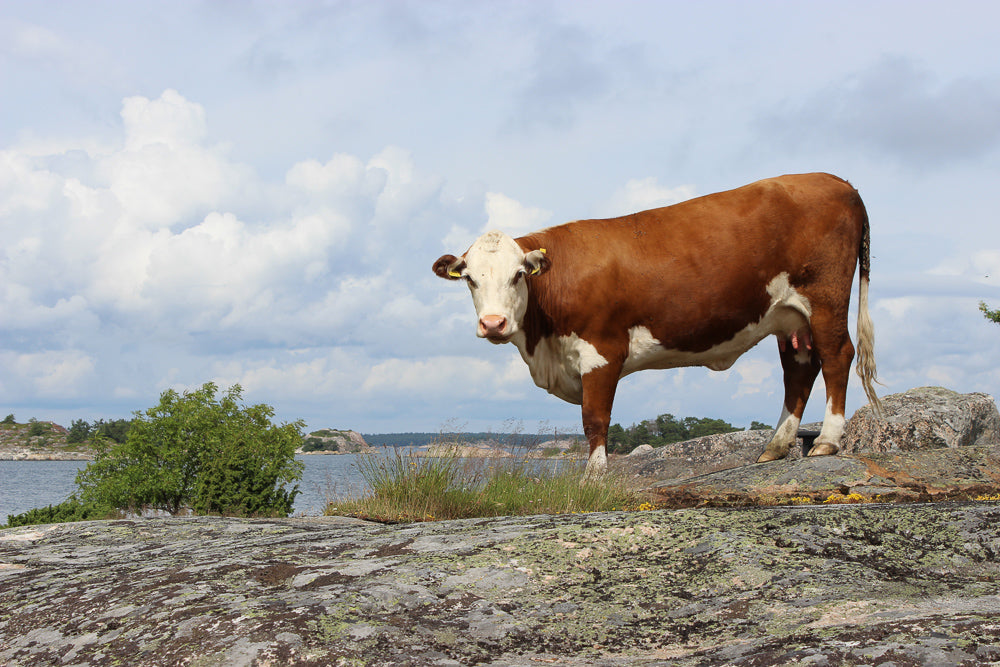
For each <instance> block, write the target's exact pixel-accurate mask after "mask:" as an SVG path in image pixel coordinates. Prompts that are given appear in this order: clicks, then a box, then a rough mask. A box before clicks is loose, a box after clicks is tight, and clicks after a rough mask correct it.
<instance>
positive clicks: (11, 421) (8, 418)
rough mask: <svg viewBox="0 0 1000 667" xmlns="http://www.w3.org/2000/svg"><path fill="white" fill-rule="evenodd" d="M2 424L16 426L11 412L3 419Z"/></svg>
mask: <svg viewBox="0 0 1000 667" xmlns="http://www.w3.org/2000/svg"><path fill="white" fill-rule="evenodd" d="M2 423H4V424H16V423H17V422H16V421H14V413H13V412H12V413H10V414H9V415H7V416H6V417H4V418H3V422H2Z"/></svg>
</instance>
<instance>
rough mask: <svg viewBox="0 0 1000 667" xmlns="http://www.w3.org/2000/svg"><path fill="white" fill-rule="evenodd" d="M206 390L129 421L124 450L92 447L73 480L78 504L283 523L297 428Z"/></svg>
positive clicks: (231, 393) (171, 398)
mask: <svg viewBox="0 0 1000 667" xmlns="http://www.w3.org/2000/svg"><path fill="white" fill-rule="evenodd" d="M216 392H217V387H216V385H215V384H213V383H206V384H205V385H203V386H202V387H201V389H198V390H196V391H192V392H184V393H183V394H178V393H177V392H176V391H174V390H172V389H168V390H167V391H165V392H163V393H162V394H161V395H160V403H159V405H157V406H156V407H153V408H150V409H148V410H146V412H145V413H136V414H135V419H134V420H132V422H131V426H130V428H129V429H128V434H127V436H126V438H125V442H124V443H118V442H112V441H109V440H105V439H103V438H98V439H96V440H95V441H94V450H95V459H94V461H93V462H91V463H90V464H88V465H87V467H86V468H85V469H84V470H81V471H80V472H79V473H78V474H77V478H76V482H77V485H78V487H79V489H80V496H81V498H82V499H83V501H84V502H91V503H94V504H96V505H100V506H111V507H115V508H119V509H122V510H126V511H133V512H137V511H142V510H144V509H155V510H163V511H166V512H169V513H170V514H177V513H178V512H180V511H181V509H183V508H185V507H190V508H191V509H193V510H194V511H195V512H198V513H206V514H208V513H211V514H232V515H244V516H245V515H269V516H271V515H287V514H289V513H290V512H291V509H292V503H293V501H294V499H295V496H296V495H297V494H298V486H297V485H296V486H294V487H292V488H291V489H290V490H288V489H285V485H286V484H289V483H291V482H294V481H295V480H298V479H300V478H301V476H302V464H301V463H299V462H298V461H296V460H295V449H296V447H297V446H298V445H299V443H300V442H301V439H302V434H301V431H302V427H303V423H302V422H301V421H298V422H294V423H291V424H282V425H275V424H272V423H271V418H272V417H273V416H274V409H273V408H272V407H271V406H269V405H263V404H260V405H254V406H249V407H245V406H241V405H240V404H239V399H240V398H241V395H242V388H241V387H240V386H239V385H234V386H233V387H231V388H230V389H229V390H228V391H227V392H226V394H225V395H223V396H222V397H221V398H219V399H216V396H215V394H216Z"/></svg>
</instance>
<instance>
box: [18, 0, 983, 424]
mask: <svg viewBox="0 0 1000 667" xmlns="http://www.w3.org/2000/svg"><path fill="white" fill-rule="evenodd" d="M808 171H827V172H831V173H834V174H837V175H839V176H841V177H843V178H846V179H848V180H850V181H851V182H852V183H853V184H854V185H855V186H856V187H857V188H858V190H859V191H860V193H861V195H862V197H863V199H864V201H865V203H866V205H867V208H868V212H869V217H870V220H871V237H872V273H871V313H872V318H873V320H874V322H875V337H876V361H877V364H878V370H879V376H880V378H881V380H882V382H883V384H884V386H882V387H879V392H880V394H882V395H887V394H892V393H897V392H901V391H905V390H907V389H909V388H913V387H919V386H925V385H940V386H945V387H948V388H950V389H954V390H956V391H959V392H963V393H965V392H986V393H989V394H991V395H996V393H997V391H998V390H1000V327H998V326H997V325H996V324H994V323H991V322H989V321H987V320H986V319H984V317H983V316H982V314H981V313H980V312H979V310H978V307H977V304H978V303H979V302H980V301H981V300H985V301H986V302H987V303H988V304H991V305H992V306H993V307H995V308H996V307H1000V224H998V217H1000V216H998V210H1000V4H997V3H992V2H983V1H978V2H967V1H964V0H953V1H952V2H948V3H940V2H921V1H913V0H908V1H905V2H904V1H902V0H900V1H898V2H897V1H893V2H886V1H879V0H865V1H864V2H853V1H846V2H826V1H816V2H801V1H789V2H781V1H770V0H759V1H755V2H744V1H743V0H733V1H725V0H709V1H706V2H697V3H694V2H687V1H677V2H672V1H668V0H657V1H649V2H637V1H627V0H615V1H614V2H593V1H585V0H560V1H551V0H532V1H530V2H521V1H509V2H499V1H494V2H483V1H477V0H456V1H446V2H434V1H429V0H419V1H414V2H407V1H404V0H384V1H377V0H364V1H357V2H311V1H297V2H252V1H249V0H246V1H244V0H240V1H239V2H236V1H231V0H229V1H227V0H213V1H206V2H197V1H194V0H170V1H162V2H152V1H143V0H139V1H135V0H129V1H121V2H100V1H92V2H86V3H82V2H76V1H75V0H73V1H62V2H60V1H57V0H56V1H48V2H44V3H40V2H30V1H27V0H24V1H12V0H0V413H2V414H7V413H13V414H15V416H16V418H17V420H18V421H19V422H24V421H27V420H28V419H29V418H36V419H40V420H52V421H55V422H57V423H60V424H63V425H67V426H68V425H69V423H70V422H71V421H72V420H74V419H86V420H88V421H93V420H95V419H99V418H103V419H113V418H119V417H128V416H130V415H131V414H132V413H133V412H134V411H137V410H145V409H146V408H149V407H151V406H153V405H155V404H156V403H157V401H158V397H159V395H160V393H161V392H163V391H164V390H166V389H168V388H173V389H177V390H185V389H191V388H196V387H199V386H200V385H201V384H202V383H204V382H209V381H211V382H215V383H216V384H217V385H219V386H220V387H223V388H225V387H229V386H230V385H232V384H235V383H239V384H240V385H241V386H242V387H243V390H244V399H245V400H246V401H247V402H248V403H267V404H270V405H272V406H273V407H274V408H275V410H276V417H277V419H278V420H280V421H292V420H295V419H303V420H304V421H305V422H306V424H307V427H308V429H309V430H312V429H315V428H323V427H334V428H351V429H355V430H358V431H362V432H366V433H379V432H405V431H432V432H433V431H440V430H455V429H457V430H469V431H479V430H492V431H505V430H524V431H529V432H534V431H536V430H543V431H556V430H558V431H563V432H566V431H573V432H580V431H581V430H582V429H581V427H580V413H579V408H578V407H577V406H573V405H570V404H568V403H564V402H562V401H560V400H559V399H557V398H555V397H553V396H549V395H548V394H546V393H545V392H544V391H543V390H541V389H538V388H537V387H535V386H534V384H533V383H532V381H531V379H530V376H529V374H528V370H527V367H526V366H525V365H524V363H523V362H522V361H521V359H520V357H519V355H518V353H517V351H516V349H515V348H514V347H513V346H512V345H500V346H494V345H491V344H489V343H487V342H485V341H483V340H480V339H477V338H476V336H475V325H476V318H475V312H474V309H473V306H472V302H471V299H470V297H469V294H468V290H467V289H465V288H464V286H462V285H460V284H457V283H451V282H446V281H443V280H440V279H439V278H437V277H435V276H434V275H433V274H432V273H431V265H432V263H433V262H434V260H435V259H437V258H438V257H439V256H440V255H442V254H444V253H452V254H460V253H461V252H464V250H465V249H466V248H467V247H468V245H469V244H470V243H471V241H473V240H474V239H475V238H476V237H477V236H478V235H479V234H481V233H482V232H484V231H487V230H489V229H495V228H496V229H501V230H504V231H506V232H508V233H510V234H512V235H518V234H521V233H524V232H528V231H531V230H535V229H540V228H543V227H546V226H551V225H555V224H559V223H562V222H567V221H571V220H576V219H583V218H591V217H605V216H614V215H621V214H626V213H631V212H634V211H637V210H642V209H646V208H653V207H656V206H662V205H667V204H672V203H676V202H679V201H682V200H684V199H688V198H691V197H694V196H700V195H705V194H709V193H712V192H716V191H720V190H726V189H729V188H733V187H738V186H740V185H744V184H746V183H749V182H752V181H755V180H758V179H761V178H766V177H770V176H777V175H780V174H784V173H795V172H808ZM853 293H854V297H853V300H854V301H856V294H857V291H856V287H855V288H854V291H853ZM852 309H853V304H852ZM853 318H854V313H853V310H852V316H851V324H850V328H851V330H852V332H853V331H854V326H855V325H854V319H853ZM781 400H782V382H781V373H780V365H779V362H778V356H777V352H776V345H774V343H773V341H764V342H763V343H761V344H760V345H758V346H757V347H756V348H754V349H753V350H751V351H750V352H749V353H748V354H746V355H745V356H744V357H742V358H741V360H740V361H739V362H737V363H736V364H735V365H734V366H733V367H732V368H731V369H729V370H728V371H724V372H713V371H708V370H706V369H700V368H688V369H680V370H669V371H646V372H642V373H637V374H634V375H632V376H629V377H628V378H626V379H625V380H623V381H622V383H621V384H620V386H619V390H618V395H617V398H616V402H615V409H614V412H613V414H612V421H613V422H617V423H621V424H623V425H625V426H627V425H630V424H632V423H636V422H638V421H640V420H643V419H647V418H653V417H655V416H657V415H660V414H666V413H669V414H673V415H675V416H678V417H684V416H696V417H714V418H721V419H725V420H727V421H729V422H730V423H732V424H734V425H737V426H741V427H742V426H747V425H749V424H750V422H751V421H754V420H756V421H761V422H764V423H769V424H772V425H773V423H774V422H775V421H776V419H777V417H778V415H779V413H780V409H781ZM864 401H865V399H864V394H863V392H862V391H861V388H860V385H859V384H858V383H857V379H856V378H853V377H852V384H851V386H850V389H849V392H848V415H850V414H853V412H854V410H856V409H857V408H858V407H860V406H862V405H863V404H864ZM824 402H825V400H824V395H823V391H822V383H821V381H820V382H819V383H818V384H817V386H816V389H815V392H814V394H813V400H812V403H811V404H810V405H809V407H808V409H807V412H806V416H805V420H806V421H810V420H819V419H822V415H823V406H824Z"/></svg>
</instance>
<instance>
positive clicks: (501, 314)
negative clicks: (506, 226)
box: [434, 232, 549, 343]
mask: <svg viewBox="0 0 1000 667" xmlns="http://www.w3.org/2000/svg"><path fill="white" fill-rule="evenodd" d="M548 265H549V263H548V260H547V259H546V258H545V251H544V250H532V251H531V252H527V253H525V252H524V251H523V250H521V247H520V246H519V245H518V244H517V243H516V242H515V241H514V239H512V238H511V237H509V236H507V235H506V234H504V233H503V232H487V233H486V234H483V235H482V236H480V237H479V238H478V239H477V240H476V242H475V243H473V244H472V246H471V247H470V248H469V249H468V250H467V251H466V252H465V254H464V255H462V256H461V257H455V256H454V255H444V256H443V257H441V258H440V259H438V261H437V262H435V263H434V273H436V274H437V275H439V276H441V277H442V278H447V279H449V280H459V279H464V280H465V281H466V283H468V285H469V290H470V291H471V292H472V303H473V305H475V307H476V315H478V316H479V324H478V326H477V328H476V335H477V336H479V337H480V338H486V339H487V340H489V341H491V342H493V343H506V342H507V341H509V340H510V338H511V336H513V335H514V334H515V333H517V332H518V331H520V330H521V325H522V322H523V320H524V313H525V312H526V311H527V308H528V285H527V278H528V277H529V276H532V275H538V274H539V273H541V272H542V271H544V270H545V269H547V268H548Z"/></svg>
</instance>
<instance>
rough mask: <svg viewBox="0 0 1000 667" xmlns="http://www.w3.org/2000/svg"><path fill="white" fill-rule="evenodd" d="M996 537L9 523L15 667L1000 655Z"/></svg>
mask: <svg viewBox="0 0 1000 667" xmlns="http://www.w3.org/2000/svg"><path fill="white" fill-rule="evenodd" d="M998 526H1000V506H997V505H995V504H988V503H986V504H983V503H981V504H965V505H960V504H935V505H897V506H892V505H877V506H873V505H867V506H840V507H833V508H830V507H797V508H750V509H732V510H727V509H701V510H665V511H652V512H633V513H602V514H589V515H570V516H559V517H554V516H534V517H505V518H496V519H475V520H464V521H450V522H440V523H427V524H414V525H406V526H383V525H375V524H366V523H364V522H359V521H355V520H348V519H336V518H332V517H331V518H299V519H277V520H246V519H242V520H241V519H224V518H206V517H201V518H190V519H156V520H140V521H111V522H91V523H79V524H62V525H53V526H40V527H30V528H17V529H8V530H5V531H0V663H3V664H14V665H23V666H25V667H27V666H30V665H49V664H75V665H104V664H115V663H117V662H125V663H128V664H139V665H173V664H209V665H211V664H217V665H232V664H245V665H251V664H260V665H263V664H279V665H280V664H296V665H330V664H377V665H396V664H409V665H448V664H461V665H467V664H483V665H497V666H499V665H525V664H568V665H574V664H611V665H648V664H668V663H669V664H672V665H682V666H683V665H711V664H720V665H721V664H731V665H751V664H754V665H757V664H787V663H789V662H792V661H799V662H801V661H804V660H807V659H809V658H810V656H812V657H813V658H815V659H816V660H818V659H819V658H821V657H822V658H825V659H826V660H827V664H842V663H844V662H845V661H854V662H856V663H857V662H859V661H863V660H864V659H866V656H869V655H873V654H878V655H882V656H886V655H890V654H891V655H894V656H897V658H898V659H899V660H902V661H903V663H901V664H921V660H923V659H924V658H927V656H931V655H934V656H945V657H946V658H948V660H952V661H953V662H952V663H951V664H960V662H961V661H962V660H965V661H970V660H981V661H989V660H1000V597H998V596H997V595H996V590H997V583H998V577H1000V562H998V561H1000V528H998ZM888 659H889V658H885V659H883V660H882V661H883V662H885V661H886V660H888ZM814 664H819V663H814ZM938 664H949V663H948V662H947V661H946V662H943V663H938Z"/></svg>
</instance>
